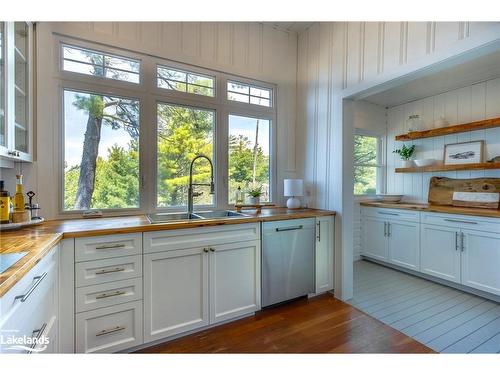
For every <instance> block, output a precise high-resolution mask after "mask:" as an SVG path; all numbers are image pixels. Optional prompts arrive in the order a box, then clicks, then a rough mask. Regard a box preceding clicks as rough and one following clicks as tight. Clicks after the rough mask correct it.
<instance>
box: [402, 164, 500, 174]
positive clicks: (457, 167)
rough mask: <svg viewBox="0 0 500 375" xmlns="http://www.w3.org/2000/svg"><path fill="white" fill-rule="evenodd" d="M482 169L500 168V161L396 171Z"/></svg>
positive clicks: (418, 171)
mask: <svg viewBox="0 0 500 375" xmlns="http://www.w3.org/2000/svg"><path fill="white" fill-rule="evenodd" d="M482 169H500V163H473V164H449V165H444V164H440V165H431V166H428V167H411V168H396V173H420V172H447V171H476V170H482Z"/></svg>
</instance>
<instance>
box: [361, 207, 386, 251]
mask: <svg viewBox="0 0 500 375" xmlns="http://www.w3.org/2000/svg"><path fill="white" fill-rule="evenodd" d="M386 225H387V223H386V221H385V220H383V219H378V218H372V217H365V218H364V220H363V255H366V256H369V257H371V258H374V259H378V260H384V261H387V236H386V234H387V230H386Z"/></svg>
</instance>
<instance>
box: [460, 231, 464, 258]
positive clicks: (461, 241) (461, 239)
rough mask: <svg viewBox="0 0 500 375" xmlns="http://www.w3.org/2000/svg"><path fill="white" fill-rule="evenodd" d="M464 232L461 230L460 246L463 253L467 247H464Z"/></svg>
mask: <svg viewBox="0 0 500 375" xmlns="http://www.w3.org/2000/svg"><path fill="white" fill-rule="evenodd" d="M464 237H465V235H464V232H460V248H461V250H462V253H463V252H464V251H465V247H464Z"/></svg>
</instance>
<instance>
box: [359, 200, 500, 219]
mask: <svg viewBox="0 0 500 375" xmlns="http://www.w3.org/2000/svg"><path fill="white" fill-rule="evenodd" d="M360 204H361V205H362V206H367V207H380V208H396V209H401V210H415V211H427V212H440V213H445V214H455V215H470V216H483V217H496V218H500V210H494V209H491V208H471V207H454V206H437V205H428V204H419V203H387V202H380V201H362V202H360Z"/></svg>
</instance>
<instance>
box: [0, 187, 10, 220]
mask: <svg viewBox="0 0 500 375" xmlns="http://www.w3.org/2000/svg"><path fill="white" fill-rule="evenodd" d="M9 221H10V195H9V192H8V191H7V190H5V185H4V182H3V181H2V180H0V223H1V224H7V223H8V222H9Z"/></svg>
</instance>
